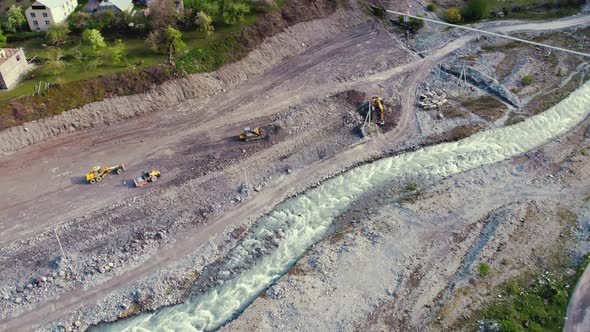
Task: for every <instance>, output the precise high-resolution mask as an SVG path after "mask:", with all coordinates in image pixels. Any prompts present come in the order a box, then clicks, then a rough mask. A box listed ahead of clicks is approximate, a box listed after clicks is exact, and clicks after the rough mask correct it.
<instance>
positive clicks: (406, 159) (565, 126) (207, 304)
mask: <svg viewBox="0 0 590 332" xmlns="http://www.w3.org/2000/svg"><path fill="white" fill-rule="evenodd" d="M589 113H590V81H589V82H587V83H585V84H584V85H582V86H581V87H580V88H578V89H577V90H576V91H574V92H572V93H571V94H570V95H569V96H568V97H567V98H566V99H564V100H563V101H561V102H560V103H559V104H557V105H555V106H554V107H552V108H550V109H549V110H547V111H545V112H543V113H541V114H538V115H536V116H533V117H531V118H529V119H527V120H525V121H524V122H521V123H518V124H515V125H512V126H510V127H504V128H497V129H492V130H488V131H484V132H480V133H477V134H474V135H472V136H470V137H468V138H466V139H463V140H461V141H458V142H453V143H445V144H439V145H435V146H431V147H426V148H423V149H420V150H417V151H415V152H409V153H404V154H402V155H399V156H395V157H390V158H385V159H382V160H379V161H376V162H373V163H371V164H365V165H362V166H359V167H356V168H354V169H352V170H350V171H348V172H346V173H343V174H342V175H339V176H337V177H335V178H333V179H331V180H328V181H326V182H324V183H323V184H322V185H320V186H318V187H316V188H314V189H312V190H309V191H308V192H306V193H305V194H302V195H299V196H297V197H294V198H291V199H289V200H287V201H285V202H283V203H282V204H280V205H278V206H277V207H276V208H275V209H274V210H273V211H272V212H271V213H270V214H269V215H267V216H265V217H263V218H261V219H260V220H259V221H258V222H257V224H256V225H257V226H256V228H255V232H258V233H261V232H262V233H263V232H264V230H275V229H277V228H279V227H280V229H281V231H282V232H283V233H284V234H283V238H282V240H281V241H280V243H279V244H278V247H276V249H274V250H273V251H272V252H271V253H270V254H268V255H266V256H265V257H264V258H262V259H261V261H260V262H259V263H257V264H256V265H255V266H254V267H253V268H251V269H249V270H247V271H245V272H243V273H241V274H240V275H239V276H238V277H236V278H235V279H233V280H231V281H228V282H226V283H225V284H224V285H222V286H219V287H217V288H214V289H211V290H210V291H209V292H207V293H205V294H202V295H199V296H196V297H194V298H192V299H191V300H190V301H188V302H187V303H184V304H179V305H176V306H172V307H168V308H163V309H161V310H158V311H156V312H155V313H144V314H141V315H139V316H137V317H133V318H129V319H126V320H123V321H119V322H116V323H113V324H108V325H104V326H101V327H99V328H97V329H96V330H97V331H117V332H119V331H129V332H131V331H133V332H139V331H142V332H143V331H158V332H159V331H211V330H215V329H217V328H219V327H220V326H222V325H223V324H225V323H227V322H228V321H230V320H231V319H233V318H235V317H237V315H239V314H240V313H241V312H242V311H243V310H244V309H245V308H246V307H247V306H248V305H249V304H250V303H251V302H252V301H253V300H254V299H256V297H258V296H259V294H260V293H261V292H263V291H264V290H265V289H266V288H268V287H269V286H271V285H272V284H273V283H274V282H275V281H276V280H277V279H278V278H280V277H281V276H282V275H284V274H285V273H286V272H287V271H288V270H289V269H290V268H291V267H292V266H293V265H294V264H295V263H296V262H297V260H298V259H299V258H300V257H301V256H302V255H303V254H304V252H305V251H306V250H307V249H308V248H309V247H310V246H311V245H313V244H314V243H316V242H317V241H319V240H320V239H322V237H324V236H325V234H326V231H327V230H328V228H329V226H330V225H331V223H332V221H333V219H334V217H336V216H337V215H338V214H340V213H342V212H344V211H345V210H346V209H347V207H348V206H349V204H350V203H351V202H352V201H354V200H355V199H356V198H358V197H359V196H360V195H361V194H363V193H364V192H366V191H368V190H370V189H371V188H375V187H378V186H379V185H381V184H383V183H386V182H388V181H390V180H394V179H395V178H399V177H403V178H404V179H405V180H411V181H418V180H438V179H442V178H444V177H447V176H449V175H452V174H456V173H459V172H464V171H467V170H470V169H473V168H476V167H479V166H482V165H487V164H492V163H496V162H500V161H502V160H505V159H508V158H511V157H514V156H517V155H520V154H523V153H525V152H527V151H529V150H532V149H534V148H536V147H538V146H540V145H543V144H545V143H547V142H549V141H551V140H554V139H555V138H557V137H559V136H562V135H563V134H565V133H566V132H567V131H569V130H570V129H572V128H574V127H575V126H576V125H578V124H579V123H580V122H581V121H582V120H584V118H586V117H587V116H588V114H589ZM246 242H248V241H246ZM242 245H243V246H244V248H246V246H251V245H252V244H251V243H244V244H242Z"/></svg>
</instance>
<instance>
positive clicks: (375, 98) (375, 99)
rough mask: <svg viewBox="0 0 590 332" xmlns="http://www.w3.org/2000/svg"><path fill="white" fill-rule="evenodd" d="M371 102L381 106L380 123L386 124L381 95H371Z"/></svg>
mask: <svg viewBox="0 0 590 332" xmlns="http://www.w3.org/2000/svg"><path fill="white" fill-rule="evenodd" d="M371 103H372V104H373V106H375V107H377V108H379V124H380V125H383V124H385V110H384V109H383V102H382V99H381V97H379V96H373V97H371Z"/></svg>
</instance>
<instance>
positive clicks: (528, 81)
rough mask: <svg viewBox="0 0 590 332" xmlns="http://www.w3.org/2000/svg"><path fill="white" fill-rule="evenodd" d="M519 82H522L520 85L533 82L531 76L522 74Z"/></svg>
mask: <svg viewBox="0 0 590 332" xmlns="http://www.w3.org/2000/svg"><path fill="white" fill-rule="evenodd" d="M520 82H521V83H522V85H525V86H526V85H530V84H531V83H533V78H532V77H531V76H529V75H526V76H524V77H523V78H522V79H521V80H520Z"/></svg>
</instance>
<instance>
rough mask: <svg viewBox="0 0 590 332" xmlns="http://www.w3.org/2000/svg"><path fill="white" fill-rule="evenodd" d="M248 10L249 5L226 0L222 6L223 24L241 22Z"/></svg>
mask: <svg viewBox="0 0 590 332" xmlns="http://www.w3.org/2000/svg"><path fill="white" fill-rule="evenodd" d="M249 12H250V6H249V5H248V4H247V3H244V2H233V1H227V2H225V4H224V6H223V14H221V16H222V17H223V22H225V24H236V23H238V22H243V21H244V19H245V18H246V14H248V13H249Z"/></svg>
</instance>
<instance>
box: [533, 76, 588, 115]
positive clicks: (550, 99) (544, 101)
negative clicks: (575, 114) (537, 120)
mask: <svg viewBox="0 0 590 332" xmlns="http://www.w3.org/2000/svg"><path fill="white" fill-rule="evenodd" d="M581 75H582V74H579V73H578V74H576V75H574V76H573V77H572V78H571V79H570V81H569V82H568V83H567V84H566V85H564V86H563V87H561V88H558V89H556V90H554V91H552V92H550V93H548V94H544V95H540V96H537V97H535V98H533V99H532V100H531V101H530V102H529V104H528V105H527V109H528V110H529V111H530V112H531V113H532V114H538V113H541V112H543V111H545V110H548V109H549V108H551V107H552V106H554V105H556V104H557V103H559V102H560V101H561V100H563V99H564V98H565V97H567V96H568V95H569V94H570V93H571V92H572V91H574V90H575V89H577V88H578V84H579V83H580V79H581Z"/></svg>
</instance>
